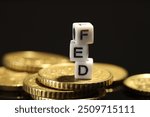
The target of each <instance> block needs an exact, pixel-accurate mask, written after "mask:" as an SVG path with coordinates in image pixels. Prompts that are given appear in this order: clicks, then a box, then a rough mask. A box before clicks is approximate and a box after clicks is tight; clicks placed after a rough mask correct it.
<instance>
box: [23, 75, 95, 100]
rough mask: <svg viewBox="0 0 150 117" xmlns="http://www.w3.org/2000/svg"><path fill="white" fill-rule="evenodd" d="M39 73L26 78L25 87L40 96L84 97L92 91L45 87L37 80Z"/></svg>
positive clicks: (27, 90)
mask: <svg viewBox="0 0 150 117" xmlns="http://www.w3.org/2000/svg"><path fill="white" fill-rule="evenodd" d="M37 77H38V74H33V75H30V76H29V77H27V78H25V80H24V85H23V88H24V90H25V91H26V92H27V93H29V94H31V95H36V96H39V97H45V98H52V99H73V98H82V97H84V96H88V95H90V94H92V93H95V91H93V92H91V93H89V92H88V93H87V92H84V93H83V92H81V91H62V90H56V89H52V88H48V87H45V86H44V85H42V84H40V83H39V82H38V81H37Z"/></svg>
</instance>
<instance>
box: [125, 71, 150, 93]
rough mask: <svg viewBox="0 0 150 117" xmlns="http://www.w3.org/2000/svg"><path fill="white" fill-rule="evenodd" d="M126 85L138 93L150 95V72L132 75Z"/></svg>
mask: <svg viewBox="0 0 150 117" xmlns="http://www.w3.org/2000/svg"><path fill="white" fill-rule="evenodd" d="M124 85H125V86H126V87H127V88H129V89H130V90H132V91H134V92H136V93H138V94H141V95H150V73H146V74H138V75H133V76H130V77H129V78H127V79H126V80H125V81H124Z"/></svg>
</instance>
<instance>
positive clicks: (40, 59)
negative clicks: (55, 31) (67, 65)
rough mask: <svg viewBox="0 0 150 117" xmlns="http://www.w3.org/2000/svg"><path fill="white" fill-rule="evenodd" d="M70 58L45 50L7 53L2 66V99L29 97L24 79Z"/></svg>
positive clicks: (0, 83)
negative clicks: (24, 88) (25, 89)
mask: <svg viewBox="0 0 150 117" xmlns="http://www.w3.org/2000/svg"><path fill="white" fill-rule="evenodd" d="M68 61H69V60H68V58H66V57H64V56H61V55H56V54H51V53H45V52H37V51H20V52H12V53H8V54H5V55H4V56H3V65H4V66H2V67H0V90H1V93H0V99H28V95H26V93H25V92H24V90H23V88H22V87H23V80H24V79H25V77H28V76H29V75H30V74H32V73H36V72H38V71H39V70H40V69H41V68H45V67H47V66H50V65H53V64H57V63H64V62H68Z"/></svg>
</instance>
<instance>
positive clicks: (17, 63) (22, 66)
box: [3, 51, 69, 72]
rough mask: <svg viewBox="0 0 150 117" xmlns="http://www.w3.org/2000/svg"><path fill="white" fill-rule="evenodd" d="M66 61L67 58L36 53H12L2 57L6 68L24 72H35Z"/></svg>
mask: <svg viewBox="0 0 150 117" xmlns="http://www.w3.org/2000/svg"><path fill="white" fill-rule="evenodd" d="M68 61H69V60H68V58H66V57H64V56H61V55H57V54H52V53H45V52H37V51H19V52H12V53H8V54H6V55H4V57H3V64H4V65H5V66H6V67H8V68H11V69H13V70H17V71H26V72H37V71H38V70H40V69H41V68H43V67H46V66H49V65H52V64H57V63H64V62H68Z"/></svg>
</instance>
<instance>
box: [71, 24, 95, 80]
mask: <svg viewBox="0 0 150 117" xmlns="http://www.w3.org/2000/svg"><path fill="white" fill-rule="evenodd" d="M72 38H73V40H71V41H70V60H71V61H75V78H76V79H91V78H92V70H93V59H92V58H88V57H89V47H88V44H93V43H94V28H93V25H92V24H91V23H88V22H85V23H73V30H72Z"/></svg>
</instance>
